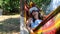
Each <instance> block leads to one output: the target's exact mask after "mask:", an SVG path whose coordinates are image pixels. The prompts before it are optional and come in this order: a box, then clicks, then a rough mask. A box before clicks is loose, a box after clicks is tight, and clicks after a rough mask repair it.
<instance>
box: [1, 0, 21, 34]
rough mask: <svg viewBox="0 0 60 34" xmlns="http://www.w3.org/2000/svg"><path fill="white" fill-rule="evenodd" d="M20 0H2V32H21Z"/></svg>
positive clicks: (7, 33) (17, 33)
mask: <svg viewBox="0 0 60 34" xmlns="http://www.w3.org/2000/svg"><path fill="white" fill-rule="evenodd" d="M19 14H20V0H0V34H20V15H19Z"/></svg>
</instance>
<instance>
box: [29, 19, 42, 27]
mask: <svg viewBox="0 0 60 34" xmlns="http://www.w3.org/2000/svg"><path fill="white" fill-rule="evenodd" d="M32 20H33V19H32ZM32 20H31V24H30V25H31V28H36V27H37V26H38V25H39V24H40V23H41V22H42V20H39V19H37V20H35V22H33V21H32Z"/></svg>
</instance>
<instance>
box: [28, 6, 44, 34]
mask: <svg viewBox="0 0 60 34" xmlns="http://www.w3.org/2000/svg"><path fill="white" fill-rule="evenodd" d="M29 11H30V15H31V18H29V19H28V20H27V29H28V30H29V31H30V32H32V33H33V30H34V29H35V28H36V27H37V26H38V25H39V24H40V23H41V22H42V20H43V19H42V16H41V14H40V13H39V9H38V8H37V7H32V8H30V9H29Z"/></svg>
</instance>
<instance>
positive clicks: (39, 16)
mask: <svg viewBox="0 0 60 34" xmlns="http://www.w3.org/2000/svg"><path fill="white" fill-rule="evenodd" d="M37 12H38V18H39V19H40V20H43V16H42V15H41V13H40V12H39V11H37ZM31 16H32V17H31V18H32V19H33V22H35V20H36V19H35V18H34V16H33V15H32V13H31Z"/></svg>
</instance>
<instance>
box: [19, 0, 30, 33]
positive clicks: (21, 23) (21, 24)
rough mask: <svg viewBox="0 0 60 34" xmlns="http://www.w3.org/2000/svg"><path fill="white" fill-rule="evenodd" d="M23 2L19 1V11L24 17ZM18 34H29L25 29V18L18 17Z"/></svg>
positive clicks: (22, 0)
mask: <svg viewBox="0 0 60 34" xmlns="http://www.w3.org/2000/svg"><path fill="white" fill-rule="evenodd" d="M24 1H25V0H20V11H21V12H22V14H23V15H24V16H25V14H26V13H25V11H24ZM20 34H29V32H28V30H27V29H26V27H25V17H23V16H20Z"/></svg>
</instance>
